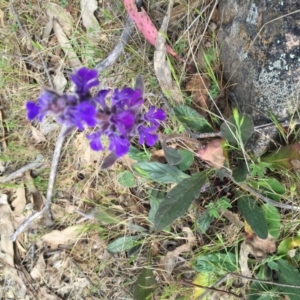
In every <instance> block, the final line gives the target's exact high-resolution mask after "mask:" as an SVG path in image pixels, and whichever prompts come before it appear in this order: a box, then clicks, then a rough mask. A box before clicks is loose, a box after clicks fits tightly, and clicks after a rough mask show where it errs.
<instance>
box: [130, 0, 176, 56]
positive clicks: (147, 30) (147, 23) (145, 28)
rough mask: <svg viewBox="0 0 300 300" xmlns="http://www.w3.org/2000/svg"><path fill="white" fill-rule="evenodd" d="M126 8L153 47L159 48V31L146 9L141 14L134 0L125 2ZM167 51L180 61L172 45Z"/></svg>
mask: <svg viewBox="0 0 300 300" xmlns="http://www.w3.org/2000/svg"><path fill="white" fill-rule="evenodd" d="M124 6H125V9H126V10H127V13H128V15H129V16H130V18H131V19H132V20H133V21H134V23H135V25H136V27H137V28H138V29H139V30H140V32H141V33H142V34H143V36H144V37H145V38H146V39H147V40H148V42H149V43H150V44H151V45H153V46H155V47H157V46H156V42H157V36H158V32H157V29H156V27H155V26H154V24H153V22H152V21H151V19H150V17H149V15H148V14H147V12H146V11H145V10H144V8H143V7H142V8H141V11H140V12H139V11H138V9H137V7H136V4H135V1H134V0H124ZM166 51H167V53H169V54H171V55H172V56H174V57H175V58H177V59H179V60H180V58H179V56H178V54H177V53H176V52H175V51H174V50H173V49H172V48H171V46H170V45H166Z"/></svg>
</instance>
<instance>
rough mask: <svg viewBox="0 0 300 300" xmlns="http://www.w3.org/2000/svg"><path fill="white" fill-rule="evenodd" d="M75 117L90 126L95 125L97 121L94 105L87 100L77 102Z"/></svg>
mask: <svg viewBox="0 0 300 300" xmlns="http://www.w3.org/2000/svg"><path fill="white" fill-rule="evenodd" d="M76 118H77V119H78V120H79V121H80V122H85V123H86V124H87V125H88V126H90V127H92V126H95V125H96V123H97V122H96V108H95V106H94V105H93V104H92V103H90V102H88V101H84V102H82V103H80V104H78V106H77V115H76Z"/></svg>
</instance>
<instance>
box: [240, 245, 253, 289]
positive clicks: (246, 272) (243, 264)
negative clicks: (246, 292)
mask: <svg viewBox="0 0 300 300" xmlns="http://www.w3.org/2000/svg"><path fill="white" fill-rule="evenodd" d="M250 253H251V247H250V246H249V245H248V244H246V243H245V241H243V242H242V244H241V248H240V253H239V264H240V268H241V273H242V275H243V276H246V277H252V273H251V271H250V269H249V267H248V259H249V258H248V255H249V254H250ZM246 282H247V279H244V278H242V283H243V285H245V283H246Z"/></svg>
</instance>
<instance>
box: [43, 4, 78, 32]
mask: <svg viewBox="0 0 300 300" xmlns="http://www.w3.org/2000/svg"><path fill="white" fill-rule="evenodd" d="M46 13H47V15H48V17H49V19H51V20H53V19H54V20H55V21H56V22H57V23H58V24H60V26H62V29H63V31H64V33H65V34H66V35H67V36H70V34H71V32H72V30H73V18H72V15H71V14H70V13H69V12H68V11H67V10H66V9H64V8H63V7H62V6H60V5H58V4H56V3H53V2H49V3H47V5H46Z"/></svg>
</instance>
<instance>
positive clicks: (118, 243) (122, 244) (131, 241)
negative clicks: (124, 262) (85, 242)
mask: <svg viewBox="0 0 300 300" xmlns="http://www.w3.org/2000/svg"><path fill="white" fill-rule="evenodd" d="M138 239H139V237H138V236H122V237H120V238H118V239H116V240H114V241H113V242H111V243H109V244H108V245H107V247H106V249H107V250H108V251H109V252H111V253H118V252H123V251H126V250H129V249H131V248H133V247H135V246H137V245H138V241H137V240H138Z"/></svg>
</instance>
